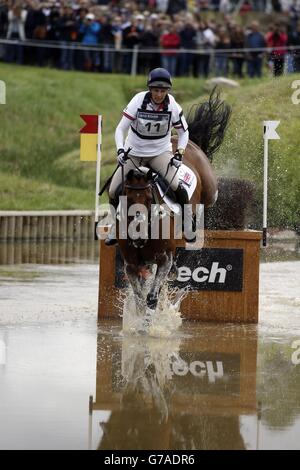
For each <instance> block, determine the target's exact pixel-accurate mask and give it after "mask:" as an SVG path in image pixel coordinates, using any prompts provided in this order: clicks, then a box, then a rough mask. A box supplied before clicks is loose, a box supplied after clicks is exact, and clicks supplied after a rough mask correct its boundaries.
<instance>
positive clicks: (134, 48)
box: [131, 45, 139, 77]
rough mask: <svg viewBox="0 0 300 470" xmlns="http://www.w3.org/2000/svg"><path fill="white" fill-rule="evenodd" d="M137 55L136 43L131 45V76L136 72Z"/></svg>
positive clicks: (137, 47)
mask: <svg viewBox="0 0 300 470" xmlns="http://www.w3.org/2000/svg"><path fill="white" fill-rule="evenodd" d="M138 55H139V46H138V45H136V46H134V47H133V52H132V61H131V76H132V77H135V76H136V73H137V62H138Z"/></svg>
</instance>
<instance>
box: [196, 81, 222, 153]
mask: <svg viewBox="0 0 300 470" xmlns="http://www.w3.org/2000/svg"><path fill="white" fill-rule="evenodd" d="M230 115H231V108H230V106H229V105H228V104H227V103H225V102H224V101H222V100H221V99H220V92H219V91H218V90H217V87H214V89H213V90H212V92H211V93H210V96H209V99H208V101H205V102H204V103H201V104H195V105H194V106H192V107H191V109H190V111H189V113H188V116H187V123H188V126H189V134H190V140H191V141H192V142H194V143H195V144H197V145H198V146H199V147H200V148H201V150H202V151H203V152H204V153H205V154H206V156H207V157H208V158H209V160H210V161H212V156H213V154H214V153H215V152H216V151H217V150H218V148H219V147H220V145H221V143H222V142H223V139H224V135H225V131H226V128H227V125H228V122H229V118H230Z"/></svg>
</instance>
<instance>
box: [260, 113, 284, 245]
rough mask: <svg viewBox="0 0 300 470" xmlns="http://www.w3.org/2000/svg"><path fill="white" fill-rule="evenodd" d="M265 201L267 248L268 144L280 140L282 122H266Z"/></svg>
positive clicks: (264, 243) (265, 243)
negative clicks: (278, 128) (278, 132)
mask: <svg viewBox="0 0 300 470" xmlns="http://www.w3.org/2000/svg"><path fill="white" fill-rule="evenodd" d="M263 124H264V192H263V194H264V196H263V197H264V199H263V246H267V210H268V143H269V140H275V139H276V140H278V139H280V137H279V135H278V134H277V132H276V128H277V127H278V125H279V124H280V121H264V122H263Z"/></svg>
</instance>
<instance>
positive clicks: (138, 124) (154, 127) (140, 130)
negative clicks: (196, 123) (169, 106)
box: [131, 109, 171, 139]
mask: <svg viewBox="0 0 300 470" xmlns="http://www.w3.org/2000/svg"><path fill="white" fill-rule="evenodd" d="M170 122H171V112H170V111H161V112H157V111H145V110H143V109H138V112H137V115H136V119H135V121H134V122H133V123H132V125H131V129H132V131H133V132H134V133H135V134H137V135H138V136H139V137H140V138H141V139H162V138H163V137H166V136H167V135H168V132H169V130H170Z"/></svg>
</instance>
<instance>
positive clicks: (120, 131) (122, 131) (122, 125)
mask: <svg viewBox="0 0 300 470" xmlns="http://www.w3.org/2000/svg"><path fill="white" fill-rule="evenodd" d="M130 124H131V120H130V119H128V118H127V117H126V116H123V117H122V119H121V121H120V122H119V124H118V126H117V128H116V132H115V142H116V147H117V149H122V148H124V144H125V137H126V135H127V132H128V131H129V127H130Z"/></svg>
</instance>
